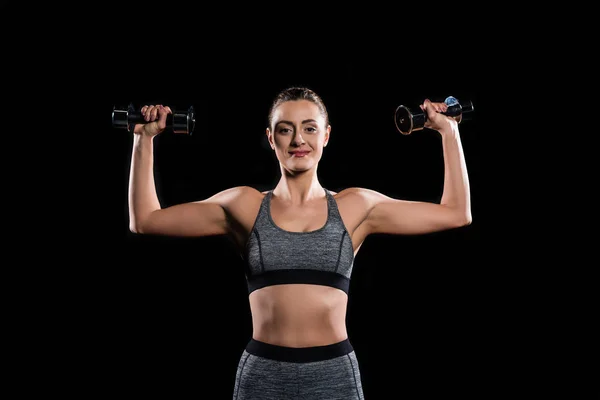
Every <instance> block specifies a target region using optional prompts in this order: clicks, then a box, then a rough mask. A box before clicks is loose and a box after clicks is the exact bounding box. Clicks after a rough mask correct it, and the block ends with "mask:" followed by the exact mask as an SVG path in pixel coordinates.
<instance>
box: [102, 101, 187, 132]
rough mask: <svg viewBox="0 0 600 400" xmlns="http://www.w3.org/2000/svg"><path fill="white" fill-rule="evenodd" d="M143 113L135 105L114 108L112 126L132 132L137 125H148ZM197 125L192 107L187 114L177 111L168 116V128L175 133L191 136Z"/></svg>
mask: <svg viewBox="0 0 600 400" xmlns="http://www.w3.org/2000/svg"><path fill="white" fill-rule="evenodd" d="M147 123H148V121H146V120H145V119H144V117H143V116H142V113H141V112H140V111H139V110H136V109H135V107H134V106H133V104H129V106H128V107H127V109H124V108H117V107H113V112H112V125H113V127H115V128H121V129H127V130H132V129H133V127H134V125H135V124H147ZM195 125H196V114H195V112H194V107H193V106H190V107H189V108H188V110H187V112H185V113H184V112H182V111H175V110H173V113H172V114H169V115H167V128H170V129H172V130H173V132H174V133H183V134H186V135H191V134H192V132H193V131H194V126H195Z"/></svg>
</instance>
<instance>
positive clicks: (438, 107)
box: [420, 99, 448, 113]
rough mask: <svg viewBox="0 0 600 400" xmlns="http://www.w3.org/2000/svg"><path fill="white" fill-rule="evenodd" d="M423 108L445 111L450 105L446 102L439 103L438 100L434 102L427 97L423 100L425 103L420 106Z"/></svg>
mask: <svg viewBox="0 0 600 400" xmlns="http://www.w3.org/2000/svg"><path fill="white" fill-rule="evenodd" d="M420 107H421V110H423V111H426V110H431V111H435V112H439V113H442V112H445V111H446V110H448V105H447V104H446V103H437V102H435V103H434V102H432V101H431V100H429V99H425V101H423V104H422V105H421V106H420Z"/></svg>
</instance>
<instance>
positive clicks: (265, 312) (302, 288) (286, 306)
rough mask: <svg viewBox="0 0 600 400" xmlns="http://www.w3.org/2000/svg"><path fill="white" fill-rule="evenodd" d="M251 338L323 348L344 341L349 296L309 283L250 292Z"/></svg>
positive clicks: (277, 286)
mask: <svg viewBox="0 0 600 400" xmlns="http://www.w3.org/2000/svg"><path fill="white" fill-rule="evenodd" d="M249 300H250V309H251V312H252V328H253V332H252V338H253V339H255V340H259V341H261V342H265V343H270V344H275V345H279V346H286V347H311V346H324V345H328V344H333V343H337V342H341V341H342V340H345V339H346V338H347V337H348V336H347V331H346V309H347V304H348V296H347V295H346V293H345V292H343V291H342V290H340V289H337V288H333V287H329V286H323V285H308V284H285V285H274V286H268V287H264V288H261V289H258V290H255V291H254V292H252V293H250V297H249Z"/></svg>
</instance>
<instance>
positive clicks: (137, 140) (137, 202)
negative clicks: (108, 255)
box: [129, 134, 160, 232]
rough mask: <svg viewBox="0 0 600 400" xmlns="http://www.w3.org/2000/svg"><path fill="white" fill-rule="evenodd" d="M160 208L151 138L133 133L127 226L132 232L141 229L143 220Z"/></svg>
mask: <svg viewBox="0 0 600 400" xmlns="http://www.w3.org/2000/svg"><path fill="white" fill-rule="evenodd" d="M159 209H160V202H159V201H158V197H157V195H156V187H155V184H154V148H153V138H152V137H148V136H144V135H138V134H135V135H133V150H132V154H131V168H130V172H129V227H130V229H131V231H133V232H140V231H141V230H142V224H143V221H144V220H145V219H146V218H147V217H148V216H149V215H150V213H152V212H153V211H155V210H159Z"/></svg>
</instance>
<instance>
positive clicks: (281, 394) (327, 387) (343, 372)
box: [233, 339, 364, 400]
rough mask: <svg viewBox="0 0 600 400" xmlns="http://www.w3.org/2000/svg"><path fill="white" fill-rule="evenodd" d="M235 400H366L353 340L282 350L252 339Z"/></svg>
mask: <svg viewBox="0 0 600 400" xmlns="http://www.w3.org/2000/svg"><path fill="white" fill-rule="evenodd" d="M233 399H234V400H290V399H302V400H364V396H363V392H362V384H361V379H360V370H359V366H358V361H357V359H356V354H355V353H354V349H353V348H352V345H351V344H350V342H349V340H348V339H346V340H343V341H341V342H339V343H334V344H330V345H326V346H315V347H301V348H296V347H282V346H277V345H273V344H269V343H264V342H260V341H257V340H254V339H251V340H250V342H249V343H248V345H247V346H246V349H245V350H244V351H243V352H242V356H241V357H240V361H239V363H238V367H237V374H236V378H235V387H234V390H233Z"/></svg>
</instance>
